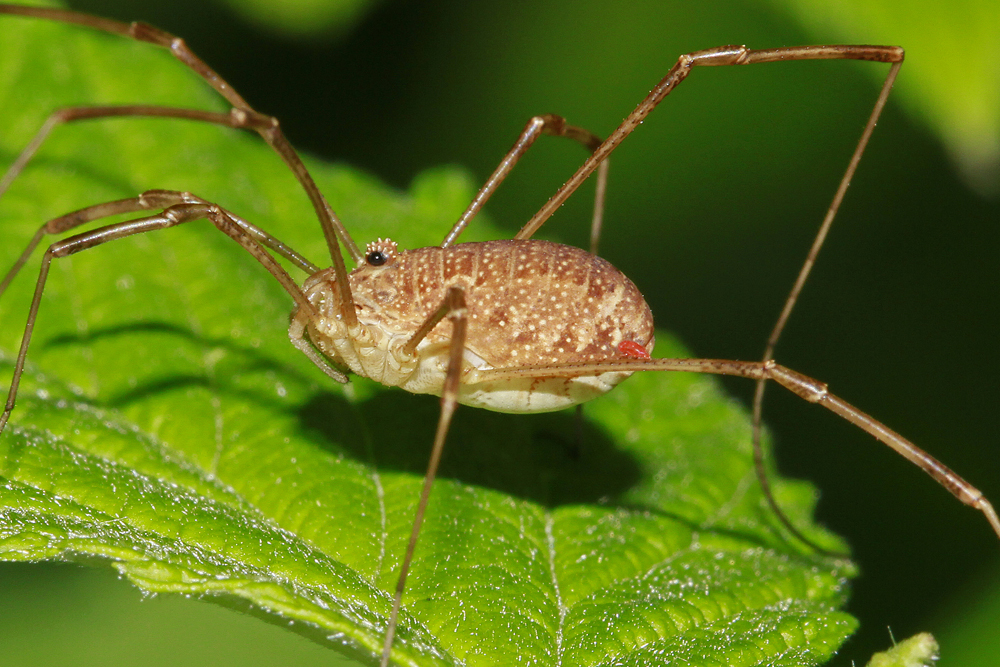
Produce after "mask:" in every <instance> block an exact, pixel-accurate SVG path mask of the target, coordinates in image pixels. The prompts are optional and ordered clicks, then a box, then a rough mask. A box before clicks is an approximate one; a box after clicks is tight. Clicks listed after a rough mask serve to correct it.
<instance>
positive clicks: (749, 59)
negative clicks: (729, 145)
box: [515, 45, 903, 239]
mask: <svg viewBox="0 0 1000 667" xmlns="http://www.w3.org/2000/svg"><path fill="white" fill-rule="evenodd" d="M784 60H870V61H875V62H891V63H899V62H902V60H903V49H901V48H900V47H898V46H850V45H836V46H793V47H787V48H782V49H748V48H747V47H745V46H733V45H730V46H719V47H716V48H714V49H705V50H704V51H695V52H693V53H686V54H684V55H682V56H681V57H680V58H678V59H677V63H676V64H675V65H674V66H673V67H672V68H670V71H669V72H667V75H666V76H665V77H663V79H662V80H661V81H660V83H658V84H657V85H656V87H655V88H653V90H652V91H650V93H649V94H648V95H647V96H646V98H645V99H644V100H643V101H642V102H640V103H639V106H637V107H636V108H635V109H634V110H633V111H632V113H630V114H629V115H628V116H626V117H625V120H623V121H622V122H621V124H620V125H619V126H618V127H617V128H615V131H614V132H612V133H611V135H610V136H608V138H607V139H605V140H604V143H602V144H601V145H600V146H599V147H598V148H597V150H595V151H594V152H593V153H592V154H591V156H590V157H589V158H587V160H586V161H585V162H584V163H583V164H582V165H581V166H580V168H579V169H577V170H576V173H575V174H573V176H571V177H570V179H569V180H568V181H566V182H565V183H564V184H563V185H562V187H561V188H559V189H558V190H557V191H556V193H555V194H554V195H552V197H550V198H549V200H548V201H547V202H546V203H545V205H544V206H542V208H541V209H539V210H538V212H537V213H536V214H535V215H534V216H533V217H532V218H531V220H529V221H528V222H527V223H526V224H525V225H524V227H522V228H521V230H520V231H519V232H518V233H517V236H516V237H515V238H518V239H527V238H531V236H532V235H533V234H534V233H535V232H536V231H538V228H539V227H541V226H542V224H544V223H545V221H546V220H548V219H549V218H550V217H551V216H552V214H553V213H555V211H556V210H557V209H558V208H559V207H560V206H562V204H563V202H565V201H566V199H568V198H569V196H570V195H571V194H573V192H575V191H576V189H577V188H578V187H580V185H581V184H582V183H583V182H584V181H585V180H586V179H587V177H588V176H590V175H591V174H592V173H593V172H594V170H595V169H597V166H598V165H599V164H600V163H601V162H603V161H604V160H606V159H607V157H608V156H609V155H610V154H611V152H612V151H613V150H614V149H615V148H617V147H618V145H619V144H621V142H622V141H624V140H625V138H626V137H627V136H628V135H630V134H632V132H633V131H634V130H635V129H636V128H637V127H639V125H640V124H641V123H642V121H643V120H644V119H645V118H646V116H648V115H649V112H651V111H652V110H653V109H655V108H656V106H657V105H658V104H659V103H660V102H662V101H663V98H665V97H666V96H667V95H668V94H669V93H670V91H672V90H673V89H674V88H675V87H676V86H677V84H679V83H680V82H681V81H683V80H684V79H686V78H687V76H688V74H690V73H691V70H692V69H693V68H694V67H718V66H723V65H751V64H756V63H769V62H777V61H784Z"/></svg>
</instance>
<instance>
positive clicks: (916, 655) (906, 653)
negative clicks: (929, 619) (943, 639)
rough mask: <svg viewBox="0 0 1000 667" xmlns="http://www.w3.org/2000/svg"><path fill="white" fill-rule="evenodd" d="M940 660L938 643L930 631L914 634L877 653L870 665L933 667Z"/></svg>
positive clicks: (877, 666) (880, 666)
mask: <svg viewBox="0 0 1000 667" xmlns="http://www.w3.org/2000/svg"><path fill="white" fill-rule="evenodd" d="M937 660H938V643H937V642H936V641H935V640H934V637H933V636H931V635H930V634H929V633H926V632H924V633H921V634H919V635H914V636H913V637H910V638H909V639H906V640H904V641H901V642H899V643H898V644H896V645H895V646H893V647H892V648H891V649H889V650H888V651H884V652H882V653H876V654H875V655H873V656H872V659H871V660H869V661H868V667H933V665H934V664H935V663H937Z"/></svg>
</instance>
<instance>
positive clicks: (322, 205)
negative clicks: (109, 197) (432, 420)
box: [0, 3, 364, 325]
mask: <svg viewBox="0 0 1000 667" xmlns="http://www.w3.org/2000/svg"><path fill="white" fill-rule="evenodd" d="M0 14H8V15H12V16H27V17H31V18H36V19H46V20H51V21H59V22H62V23H71V24H76V25H81V26H85V27H88V28H93V29H95V30H100V31H102V32H107V33H111V34H113V35H119V36H122V37H127V38H129V39H134V40H136V41H139V42H147V43H149V44H153V45H155V46H159V47H162V48H165V49H167V50H168V51H170V53H171V55H173V56H174V57H175V58H177V59H178V60H179V61H181V62H182V63H184V65H185V66H187V67H188V68H190V69H191V70H192V71H194V72H195V73H196V74H198V76H200V77H201V78H202V79H204V80H205V81H206V82H207V83H208V84H209V85H210V86H212V88H214V89H215V90H216V92H218V93H219V94H220V95H222V97H224V98H225V99H226V101H227V102H229V104H231V105H232V107H233V109H232V111H231V112H230V114H231V115H232V116H233V118H235V119H237V122H238V123H239V126H240V127H244V128H246V129H252V130H254V131H255V132H257V134H259V135H260V136H261V138H263V139H264V141H266V142H267V144H268V145H269V146H270V147H271V148H272V149H273V150H274V151H275V152H276V153H278V155H279V156H281V159H282V160H283V161H284V162H285V164H286V165H287V166H288V168H289V169H291V170H292V173H293V174H295V178H296V179H297V180H298V181H299V184H300V185H301V186H302V188H303V190H305V192H306V195H307V196H308V197H309V201H310V202H311V203H312V205H313V209H314V210H315V212H316V217H317V218H318V219H319V222H320V226H321V227H322V229H323V235H324V237H325V238H326V242H327V246H328V248H329V250H330V257H331V259H332V261H333V268H334V271H335V272H336V275H337V281H336V282H337V284H338V286H339V287H338V289H339V291H340V297H341V315H342V317H343V318H344V321H345V322H346V323H347V324H349V325H352V324H355V323H356V322H357V314H356V312H355V309H354V300H353V298H352V295H351V290H350V288H349V286H348V283H347V267H346V265H345V264H344V258H343V256H342V255H341V253H340V243H343V244H344V245H345V246H346V248H347V251H348V253H349V254H350V255H351V258H352V259H353V260H354V262H355V263H360V262H361V261H362V260H363V259H364V256H363V254H362V253H361V250H360V249H359V248H358V246H357V244H356V243H354V240H353V239H352V238H351V235H350V234H349V233H348V232H347V229H346V228H345V227H344V225H343V223H341V222H340V219H339V218H338V217H337V215H336V214H335V213H334V211H333V209H332V208H330V205H329V204H328V203H327V201H326V198H324V197H323V194H322V193H321V192H320V191H319V187H317V185H316V183H315V181H313V178H312V176H311V175H310V174H309V171H308V170H307V169H306V167H305V165H304V164H303V163H302V159H301V158H300V157H299V155H298V153H296V152H295V149H294V148H293V147H292V145H291V144H290V143H289V142H288V139H286V138H285V135H284V133H283V132H282V131H281V127H280V125H279V123H278V120H277V119H276V118H274V117H273V116H267V115H265V114H261V113H258V112H257V111H256V110H254V109H253V108H252V107H251V106H250V105H249V104H247V102H246V100H244V99H243V98H242V97H241V96H240V94H239V93H237V92H236V91H235V90H234V89H233V88H232V86H230V85H229V84H228V83H226V81H225V80H224V79H223V78H222V77H221V76H219V75H218V73H216V72H215V71H214V70H213V69H212V68H211V67H209V66H208V65H207V64H206V63H205V62H204V61H202V60H201V58H199V57H198V56H197V55H195V54H194V52H192V51H191V49H189V48H188V46H187V44H185V43H184V40H183V39H181V38H179V37H176V36H174V35H171V34H170V33H168V32H165V31H163V30H160V29H158V28H155V27H153V26H151V25H148V24H146V23H141V22H138V21H135V22H132V23H123V22H121V21H116V20H113V19H106V18H100V17H97V16H90V15H89V14H84V13H81V12H74V11H71V10H65V9H53V8H49V7H25V6H22V5H10V4H2V3H0ZM197 113H198V112H193V113H192V116H189V118H191V119H192V120H207V121H208V122H216V121H213V120H208V119H207V118H195V117H194V115H196V114H197ZM138 115H143V114H138ZM221 124H227V123H221Z"/></svg>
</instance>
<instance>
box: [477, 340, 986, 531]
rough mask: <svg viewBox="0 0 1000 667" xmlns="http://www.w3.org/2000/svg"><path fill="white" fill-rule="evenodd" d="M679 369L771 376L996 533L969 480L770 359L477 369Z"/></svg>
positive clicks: (507, 373) (490, 377)
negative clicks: (920, 474)
mask: <svg viewBox="0 0 1000 667" xmlns="http://www.w3.org/2000/svg"><path fill="white" fill-rule="evenodd" d="M626 370H627V371H684V372H689V373H710V374H714V375H732V376H736V377H745V378H750V379H752V380H764V381H766V380H774V381H775V382H777V383H778V384H780V385H781V386H783V387H785V388H786V389H788V390H790V391H792V392H793V393H795V394H796V395H798V396H799V397H801V398H804V399H805V400H807V401H809V402H810V403H818V404H819V405H822V406H823V407H825V408H827V409H828V410H830V411H832V412H834V413H836V414H838V415H840V416H841V417H843V418H844V419H846V420H847V421H849V422H851V423H852V424H854V425H855V426H857V427H859V428H861V429H862V430H864V431H866V432H868V433H869V434H871V435H872V436H874V437H875V438H876V439H877V440H879V441H880V442H882V443H884V444H886V445H888V446H889V447H891V448H892V449H894V450H896V452H898V453H899V454H900V455H901V456H903V457H904V458H905V459H907V460H908V461H910V462H911V463H913V464H915V465H916V466H917V467H919V468H920V469H921V470H923V471H924V472H926V473H927V474H928V475H930V476H931V477H933V478H934V479H935V480H936V481H937V482H938V483H939V484H941V486H943V487H945V488H946V489H948V490H949V491H950V492H951V493H952V495H954V496H955V497H956V498H958V499H959V500H961V501H962V502H963V503H965V504H966V505H969V506H971V507H974V508H976V509H978V510H979V511H981V512H982V513H983V514H985V515H986V518H987V520H988V521H989V522H990V525H991V526H992V527H993V530H994V531H995V532H996V534H997V537H1000V518H998V517H997V513H996V511H995V510H994V509H993V505H991V504H990V502H989V501H988V500H987V499H986V498H985V497H983V494H982V493H981V492H980V491H979V490H978V489H976V487H974V486H972V485H971V484H969V483H968V482H967V481H965V480H964V479H962V478H961V477H960V476H959V475H957V474H956V473H954V472H953V471H952V470H950V469H949V468H948V467H947V466H945V465H944V464H943V463H941V462H940V461H938V460H937V459H935V458H934V457H933V456H931V455H930V454H928V453H927V452H925V451H924V450H922V449H921V448H920V447H918V446H917V445H915V444H913V443H912V442H910V441H909V440H907V439H906V438H904V437H903V436H901V435H899V434H898V433H896V432H895V431H893V430H892V429H890V428H889V427H887V426H886V425H884V424H882V423H881V422H879V421H878V420H876V419H874V418H873V417H871V416H870V415H868V414H866V413H864V412H862V411H861V410H859V409H857V408H856V407H854V406H853V405H851V404H850V403H848V402H846V401H844V400H843V399H841V398H838V397H837V396H834V395H833V394H831V393H830V392H829V391H828V390H827V385H826V384H824V383H823V382H820V381H819V380H814V379H813V378H810V377H808V376H806V375H803V374H801V373H798V372H796V371H793V370H791V369H789V368H786V367H784V366H782V365H780V364H778V363H776V362H774V361H771V360H767V361H730V360H728V359H647V360H633V359H620V360H612V361H604V362H595V363H586V364H568V365H563V366H530V367H527V366H526V367H521V368H506V369H499V370H487V371H477V376H478V378H479V379H480V380H481V381H484V382H486V381H488V382H494V381H497V380H504V379H512V378H522V377H525V376H531V377H541V378H550V377H579V376H583V375H598V374H601V373H608V372H621V371H626Z"/></svg>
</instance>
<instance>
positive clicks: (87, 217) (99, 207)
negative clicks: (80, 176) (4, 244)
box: [0, 190, 319, 295]
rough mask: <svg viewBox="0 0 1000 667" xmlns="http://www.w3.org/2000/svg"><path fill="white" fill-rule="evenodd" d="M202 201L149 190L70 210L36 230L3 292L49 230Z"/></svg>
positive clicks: (301, 263) (259, 234)
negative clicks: (126, 197)
mask: <svg viewBox="0 0 1000 667" xmlns="http://www.w3.org/2000/svg"><path fill="white" fill-rule="evenodd" d="M199 203H200V204H205V203H207V202H206V201H205V200H204V199H201V198H200V197H195V196H194V195H192V194H191V193H190V192H178V191H176V190H147V191H146V192H144V193H142V194H141V195H139V196H138V197H129V198H128V199H119V200H117V201H112V202H106V203H103V204H96V205H94V206H88V207H86V208H83V209H80V210H78V211H73V212H72V213H67V214H66V215H61V216H59V217H58V218H53V219H51V220H49V221H48V222H46V223H45V224H43V225H42V226H41V227H39V228H38V231H36V232H35V234H34V236H32V237H31V240H30V241H28V245H27V247H26V248H25V249H24V251H23V252H22V253H21V255H20V256H19V257H18V258H17V261H15V262H14V266H12V267H11V268H10V270H9V271H8V272H7V275H5V276H4V278H3V280H2V281H0V295H2V294H3V293H4V292H5V291H6V290H7V287H8V286H9V285H10V283H11V282H12V281H13V280H14V277H15V276H16V275H17V274H18V272H19V271H20V270H21V269H22V268H23V267H24V265H25V263H27V261H28V259H29V258H30V257H31V254H32V253H33V252H34V251H35V248H36V247H38V244H39V243H41V241H42V239H43V238H44V237H45V236H46V235H48V234H62V233H64V232H68V231H69V230H71V229H74V228H76V227H79V226H80V225H83V224H86V223H88V222H94V221H95V220H100V219H102V218H107V217H110V216H112V215H119V214H123V213H135V212H138V211H151V210H157V209H161V210H162V209H166V208H170V207H171V206H175V205H177V204H199ZM227 213H228V212H227ZM228 215H229V217H230V218H231V219H232V220H233V221H234V222H236V223H237V224H238V225H239V226H240V227H242V228H243V230H244V231H246V232H247V233H249V234H250V235H251V236H253V237H254V238H255V239H256V240H257V241H258V242H260V243H261V244H262V245H264V246H266V247H268V248H270V249H271V250H273V251H274V252H276V253H278V254H279V255H281V256H282V257H284V258H285V259H287V260H289V261H290V262H292V263H293V264H295V265H296V266H297V267H299V268H300V269H302V270H303V271H305V272H306V273H310V274H312V273H316V272H317V271H319V267H317V266H316V265H314V264H313V263H311V262H310V261H309V260H307V259H306V258H305V257H303V256H302V255H300V254H298V253H297V252H295V251H294V250H293V249H291V248H290V247H289V246H287V245H286V244H285V243H284V242H282V241H281V240H280V239H277V238H275V237H274V236H272V235H271V234H268V233H267V232H265V231H264V230H262V229H260V228H259V227H257V226H256V225H254V224H252V223H249V222H247V221H246V220H244V219H243V218H240V217H238V216H236V215H233V214H232V213H228Z"/></svg>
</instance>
